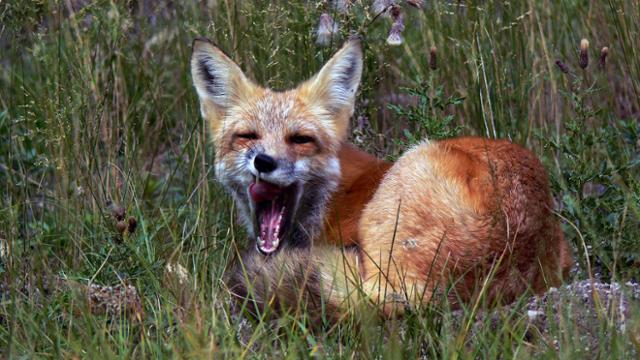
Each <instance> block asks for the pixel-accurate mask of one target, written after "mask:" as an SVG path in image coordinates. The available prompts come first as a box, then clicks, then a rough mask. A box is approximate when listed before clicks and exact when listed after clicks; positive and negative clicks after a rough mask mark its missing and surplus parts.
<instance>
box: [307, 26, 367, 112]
mask: <svg viewBox="0 0 640 360" xmlns="http://www.w3.org/2000/svg"><path fill="white" fill-rule="evenodd" d="M361 75H362V45H361V44H360V40H359V39H351V40H349V41H347V42H346V43H345V44H344V45H343V46H342V48H341V49H340V50H339V51H338V52H337V53H336V54H335V55H333V57H332V58H331V59H330V60H329V61H328V62H327V63H326V64H325V65H324V66H323V67H322V69H320V72H318V74H317V75H316V76H314V77H313V78H311V79H310V80H308V81H306V82H305V83H303V84H302V85H301V86H300V88H299V91H300V93H301V94H302V96H304V97H305V99H306V100H307V101H309V102H310V103H315V104H317V105H320V106H322V107H324V108H325V109H326V110H328V111H329V112H330V113H332V115H346V116H347V118H348V117H350V116H351V115H353V108H354V104H355V100H356V92H357V90H358V85H359V84H360V77H361ZM345 122H346V121H345Z"/></svg>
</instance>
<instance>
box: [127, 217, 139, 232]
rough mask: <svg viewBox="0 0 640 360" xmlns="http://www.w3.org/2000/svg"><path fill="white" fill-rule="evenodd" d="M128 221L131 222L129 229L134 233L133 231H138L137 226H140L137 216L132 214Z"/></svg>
mask: <svg viewBox="0 0 640 360" xmlns="http://www.w3.org/2000/svg"><path fill="white" fill-rule="evenodd" d="M128 223H129V226H127V230H129V233H130V234H133V232H134V231H136V228H137V227H138V221H137V220H136V218H134V217H133V216H131V217H130V218H129V221H128Z"/></svg>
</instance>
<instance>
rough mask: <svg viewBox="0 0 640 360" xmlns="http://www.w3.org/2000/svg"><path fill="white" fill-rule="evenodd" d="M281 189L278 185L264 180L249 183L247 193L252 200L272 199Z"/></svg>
mask: <svg viewBox="0 0 640 360" xmlns="http://www.w3.org/2000/svg"><path fill="white" fill-rule="evenodd" d="M281 191H282V189H281V188H280V187H279V186H277V185H274V184H270V183H268V182H265V181H260V182H256V183H253V184H251V185H249V193H250V194H251V198H252V199H253V201H254V202H262V201H266V200H273V199H275V198H276V197H278V195H279V194H280V192H281Z"/></svg>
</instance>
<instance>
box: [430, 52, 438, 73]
mask: <svg viewBox="0 0 640 360" xmlns="http://www.w3.org/2000/svg"><path fill="white" fill-rule="evenodd" d="M437 52H438V48H436V47H435V46H432V47H431V50H429V67H430V68H431V70H435V69H437V68H438V55H437Z"/></svg>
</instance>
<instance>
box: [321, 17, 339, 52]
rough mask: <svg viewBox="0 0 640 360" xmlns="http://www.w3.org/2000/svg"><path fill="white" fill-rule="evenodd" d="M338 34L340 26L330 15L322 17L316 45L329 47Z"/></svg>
mask: <svg viewBox="0 0 640 360" xmlns="http://www.w3.org/2000/svg"><path fill="white" fill-rule="evenodd" d="M337 32H338V24H336V23H335V21H333V18H332V17H331V15H329V14H328V13H323V14H322V15H320V23H319V24H318V30H316V44H318V45H320V46H327V45H329V44H330V43H331V37H333V35H334V34H336V33H337Z"/></svg>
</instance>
